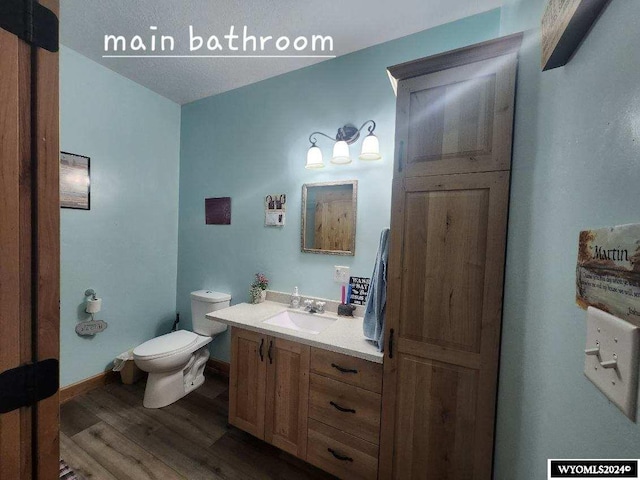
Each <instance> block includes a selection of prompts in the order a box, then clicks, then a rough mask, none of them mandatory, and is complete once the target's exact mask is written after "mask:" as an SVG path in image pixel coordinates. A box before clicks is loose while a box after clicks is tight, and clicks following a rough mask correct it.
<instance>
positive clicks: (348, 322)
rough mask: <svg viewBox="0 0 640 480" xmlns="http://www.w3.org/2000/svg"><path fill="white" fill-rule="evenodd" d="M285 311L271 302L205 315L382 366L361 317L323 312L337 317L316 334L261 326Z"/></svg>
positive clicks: (325, 314) (265, 325) (380, 356)
mask: <svg viewBox="0 0 640 480" xmlns="http://www.w3.org/2000/svg"><path fill="white" fill-rule="evenodd" d="M285 310H288V306H287V305H284V304H282V303H276V302H271V301H266V302H263V303H258V304H249V303H240V304H238V305H234V306H233V307H229V308H225V309H222V310H218V311H216V312H211V313H208V314H207V318H209V319H211V320H217V321H219V322H222V323H225V324H227V325H231V326H233V327H238V328H244V329H247V330H253V331H254V332H259V333H265V334H267V335H273V336H274V337H278V338H284V339H285V340H291V341H294V342H299V343H302V344H305V345H310V346H312V347H318V348H323V349H325V350H330V351H332V352H337V353H344V354H345V355H351V356H353V357H358V358H362V359H364V360H369V361H372V362H376V363H382V358H383V354H382V353H381V352H379V351H378V349H377V348H376V346H375V345H374V344H373V343H372V342H370V341H368V340H367V339H365V338H364V335H363V333H362V318H360V317H340V316H338V315H336V314H335V313H329V312H325V313H323V314H322V315H323V316H330V317H333V318H336V321H335V323H333V324H332V325H330V326H329V327H327V328H326V329H325V330H324V331H322V332H320V333H318V334H312V333H306V332H299V331H296V330H290V329H288V328H283V327H280V326H277V325H269V324H266V323H262V322H264V321H265V320H267V319H268V318H270V317H272V316H274V315H277V314H278V313H281V312H284V311H285Z"/></svg>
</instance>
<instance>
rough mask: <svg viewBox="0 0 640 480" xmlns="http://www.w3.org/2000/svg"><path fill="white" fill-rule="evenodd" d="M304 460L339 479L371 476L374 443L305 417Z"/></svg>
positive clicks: (372, 478) (374, 475) (375, 452)
mask: <svg viewBox="0 0 640 480" xmlns="http://www.w3.org/2000/svg"><path fill="white" fill-rule="evenodd" d="M307 438H308V444H307V461H308V462H309V463H311V464H313V465H315V466H316V467H319V468H321V469H323V470H324V471H326V472H329V473H331V474H333V475H335V476H336V477H338V478H342V479H348V480H351V479H362V480H375V479H376V478H377V476H378V446H377V445H374V444H372V443H369V442H366V441H364V440H362V439H360V438H357V437H354V436H353V435H349V434H348V433H344V432H341V431H340V430H336V429H335V428H333V427H330V426H328V425H324V424H323V423H320V422H318V421H316V420H313V419H310V420H309V432H308V436H307Z"/></svg>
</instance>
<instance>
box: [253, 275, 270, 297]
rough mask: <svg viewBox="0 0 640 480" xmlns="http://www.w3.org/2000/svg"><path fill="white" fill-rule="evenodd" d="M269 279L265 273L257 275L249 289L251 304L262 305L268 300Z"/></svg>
mask: <svg viewBox="0 0 640 480" xmlns="http://www.w3.org/2000/svg"><path fill="white" fill-rule="evenodd" d="M268 286H269V279H268V278H267V277H266V276H265V275H264V274H263V273H256V278H255V280H254V281H253V283H252V284H251V288H250V289H249V298H250V299H251V303H262V302H264V301H265V300H266V299H267V287H268Z"/></svg>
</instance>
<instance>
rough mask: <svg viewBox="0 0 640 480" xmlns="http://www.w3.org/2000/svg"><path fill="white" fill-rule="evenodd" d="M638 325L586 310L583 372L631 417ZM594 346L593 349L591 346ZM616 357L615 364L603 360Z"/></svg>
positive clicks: (635, 378)
mask: <svg viewBox="0 0 640 480" xmlns="http://www.w3.org/2000/svg"><path fill="white" fill-rule="evenodd" d="M639 339H640V329H639V328H638V327H636V326H634V325H632V324H631V323H629V322H627V321H625V320H621V319H620V318H618V317H616V316H614V315H611V314H609V313H606V312H603V311H602V310H598V309H597V308H594V307H589V309H588V310H587V350H588V351H589V350H591V352H592V353H591V354H590V355H585V361H584V374H585V375H586V377H587V378H588V379H589V380H591V382H592V383H593V384H594V385H595V386H596V387H598V388H599V389H600V390H601V391H602V393H604V394H605V395H606V396H607V398H608V399H609V400H611V401H612V402H613V403H615V404H616V405H617V406H618V408H620V410H622V411H623V412H624V414H625V415H626V416H627V417H629V418H630V419H631V420H635V416H636V402H637V396H638V346H639V343H638V342H639ZM596 348H597V349H598V350H597V353H595V352H596V351H595V350H594V349H596ZM612 360H616V362H617V363H616V366H615V368H605V367H603V362H605V365H606V362H611V361H612Z"/></svg>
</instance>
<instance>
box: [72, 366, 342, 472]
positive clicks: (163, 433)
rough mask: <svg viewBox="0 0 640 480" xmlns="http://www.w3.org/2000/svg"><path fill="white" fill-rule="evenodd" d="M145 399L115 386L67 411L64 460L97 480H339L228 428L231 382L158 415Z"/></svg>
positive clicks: (138, 388)
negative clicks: (145, 405)
mask: <svg viewBox="0 0 640 480" xmlns="http://www.w3.org/2000/svg"><path fill="white" fill-rule="evenodd" d="M143 394H144V383H138V384H136V385H121V384H119V383H117V384H115V383H114V384H110V385H106V386H104V387H100V388H98V389H96V390H93V391H91V392H88V393H86V394H83V395H81V396H79V397H76V398H75V399H73V400H70V401H69V402H67V403H65V404H64V405H62V406H61V421H60V456H61V457H62V458H63V459H64V460H65V461H66V462H67V463H68V464H69V466H71V467H72V468H73V469H74V470H75V471H76V473H78V474H80V475H82V476H83V477H85V478H86V479H92V480H93V479H99V480H139V479H162V480H170V479H188V480H197V479H231V480H245V479H264V480H267V479H281V480H303V479H318V480H319V479H333V478H335V477H332V476H331V475H329V474H326V473H324V472H322V471H321V470H319V469H317V468H315V467H313V466H311V465H308V464H307V463H305V462H303V461H301V460H299V459H297V458H295V457H293V456H291V455H289V454H287V453H284V452H282V451H280V450H278V449H277V448H275V447H272V446H270V445H268V444H266V443H264V442H262V441H261V440H258V439H256V438H254V437H252V436H251V435H249V434H247V433H245V432H243V431H241V430H238V429H236V428H234V427H231V426H229V425H228V424H227V414H228V403H229V396H228V380H227V379H225V378H221V377H215V376H208V377H207V381H206V382H205V383H204V385H203V386H202V387H200V388H199V389H198V390H196V391H195V392H192V393H190V394H189V395H187V396H186V397H185V398H183V399H181V400H179V401H178V402H176V403H174V404H173V405H170V406H168V407H165V408H162V409H157V410H150V409H146V408H144V407H143V406H142V397H143Z"/></svg>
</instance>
